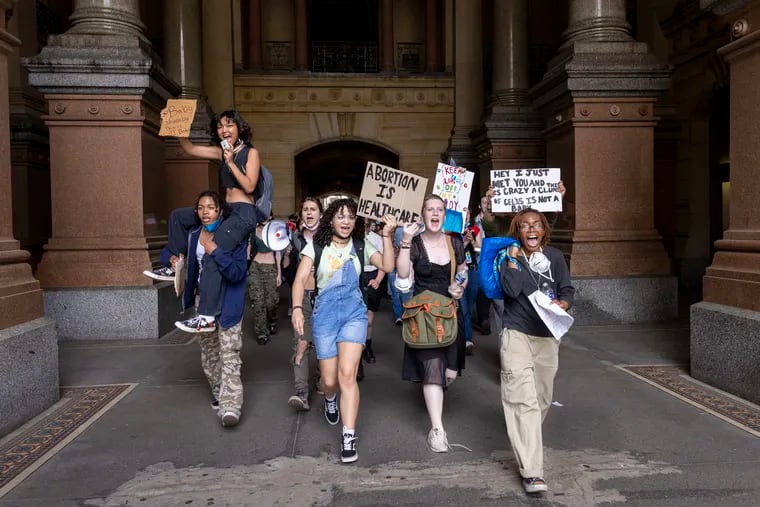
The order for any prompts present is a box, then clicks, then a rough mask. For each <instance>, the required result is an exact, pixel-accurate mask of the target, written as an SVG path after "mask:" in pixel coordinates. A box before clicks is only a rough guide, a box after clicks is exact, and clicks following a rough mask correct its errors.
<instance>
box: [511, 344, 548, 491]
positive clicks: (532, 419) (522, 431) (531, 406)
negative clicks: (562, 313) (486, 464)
mask: <svg viewBox="0 0 760 507" xmlns="http://www.w3.org/2000/svg"><path fill="white" fill-rule="evenodd" d="M500 338H501V404H502V406H503V407H504V419H505V421H506V423H507V434H508V435H509V442H510V444H511V445H512V451H513V452H514V453H515V458H516V459H517V465H518V466H519V468H520V475H521V476H523V477H543V476H544V449H543V437H542V433H541V424H542V423H543V421H544V418H545V417H546V414H547V412H548V411H549V406H550V405H551V402H552V391H553V388H554V375H555V374H556V373H557V365H558V364H559V343H558V342H557V340H555V339H554V338H552V337H549V338H546V337H540V336H530V335H527V334H525V333H521V332H519V331H515V330H512V329H504V330H503V331H502V332H501V337H500Z"/></svg>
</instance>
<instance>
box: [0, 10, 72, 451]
mask: <svg viewBox="0 0 760 507" xmlns="http://www.w3.org/2000/svg"><path fill="white" fill-rule="evenodd" d="M13 4H14V2H12V1H10V0H0V195H2V196H3V198H2V199H0V378H2V379H3V382H2V383H0V436H2V435H4V434H6V433H8V432H9V431H11V430H12V429H14V428H15V427H16V426H18V425H19V424H21V423H23V422H24V421H25V420H26V419H29V418H31V417H33V416H34V415H36V414H38V413H39V412H41V411H42V410H44V409H45V408H47V407H49V406H50V405H52V404H53V403H55V402H56V401H57V400H58V342H57V338H56V334H55V326H54V324H53V322H52V321H50V320H49V319H46V318H45V317H44V316H43V294H42V290H41V289H40V283H39V282H38V281H37V280H36V279H35V278H34V277H33V276H32V268H31V266H30V265H29V264H28V260H29V253H28V252H26V251H24V250H21V249H20V245H19V242H18V241H17V240H16V239H15V238H14V237H13V218H12V217H13V201H12V199H11V157H10V147H11V146H10V141H9V139H10V120H9V115H8V110H9V104H10V101H9V96H8V75H9V72H8V57H9V55H11V54H12V53H13V52H14V51H15V50H16V48H17V47H18V46H20V45H21V41H19V40H18V39H17V38H16V37H14V36H13V35H11V33H10V32H9V31H8V27H7V26H6V19H7V18H6V15H8V14H10V10H11V8H12V7H13Z"/></svg>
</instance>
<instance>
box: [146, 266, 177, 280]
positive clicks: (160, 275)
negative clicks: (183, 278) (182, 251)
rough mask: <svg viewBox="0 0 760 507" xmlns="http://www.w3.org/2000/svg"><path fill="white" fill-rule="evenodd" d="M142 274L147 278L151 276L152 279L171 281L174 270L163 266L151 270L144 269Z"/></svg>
mask: <svg viewBox="0 0 760 507" xmlns="http://www.w3.org/2000/svg"><path fill="white" fill-rule="evenodd" d="M143 275H145V276H147V277H148V278H152V279H154V280H163V281H166V282H173V281H174V275H175V272H174V270H173V269H172V268H170V267H169V266H164V267H162V268H157V269H154V270H153V271H148V270H145V271H143Z"/></svg>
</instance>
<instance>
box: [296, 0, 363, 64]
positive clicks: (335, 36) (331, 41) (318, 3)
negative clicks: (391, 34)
mask: <svg viewBox="0 0 760 507" xmlns="http://www.w3.org/2000/svg"><path fill="white" fill-rule="evenodd" d="M309 34H310V37H311V70H312V72H349V73H351V72H357V73H367V72H377V71H378V43H377V41H378V9H377V0H311V3H310V5H309Z"/></svg>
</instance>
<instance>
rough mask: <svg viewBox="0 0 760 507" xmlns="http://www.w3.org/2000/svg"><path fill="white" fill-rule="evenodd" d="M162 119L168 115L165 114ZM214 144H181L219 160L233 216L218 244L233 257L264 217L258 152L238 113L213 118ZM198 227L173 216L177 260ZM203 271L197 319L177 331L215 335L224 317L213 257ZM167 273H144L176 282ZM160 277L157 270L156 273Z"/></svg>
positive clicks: (182, 213)
mask: <svg viewBox="0 0 760 507" xmlns="http://www.w3.org/2000/svg"><path fill="white" fill-rule="evenodd" d="M161 114H162V116H163V115H164V114H166V111H162V113H161ZM209 130H210V134H211V137H212V140H213V142H214V144H213V145H212V146H201V145H195V144H193V143H192V142H191V141H190V140H189V139H187V138H179V143H180V146H181V147H182V149H183V150H184V151H185V152H186V153H187V154H189V155H192V156H195V157H198V158H204V159H209V160H221V161H222V165H221V168H220V183H221V186H222V187H223V188H224V189H225V201H226V202H227V204H228V205H229V207H230V209H231V214H230V216H229V217H228V218H226V219H225V220H224V221H223V222H222V223H221V224H220V225H219V227H218V228H217V230H216V231H215V233H214V241H215V242H216V244H217V245H218V248H219V249H221V250H222V251H227V252H230V251H233V250H234V249H235V248H236V247H237V246H239V245H240V244H242V243H243V242H245V241H247V240H248V237H249V236H250V234H251V233H252V232H253V231H255V229H256V223H257V222H259V221H261V220H262V219H264V218H265V217H261V216H260V213H259V212H258V210H257V208H256V206H255V205H254V200H253V197H252V196H251V194H252V193H253V191H254V190H255V188H256V183H257V182H258V178H259V174H260V170H261V166H260V161H259V153H258V151H257V150H256V149H255V148H254V147H253V146H251V144H250V141H251V128H250V126H249V125H248V123H246V122H245V120H243V118H242V117H241V116H240V115H239V114H238V112H237V111H234V110H229V111H223V112H221V113H219V114H217V115H215V116H214V118H213V119H212V120H211V123H210V125H209ZM194 227H197V219H196V216H195V210H193V209H192V208H180V209H177V210H174V211H172V213H171V214H170V216H169V230H168V233H169V241H168V245H167V246H168V247H169V249H170V250H172V253H173V254H174V255H176V256H180V255H182V256H186V255H187V233H188V231H189V230H191V229H193V228H194ZM204 265H205V269H204V273H203V276H202V277H201V281H200V290H199V292H200V304H199V306H198V316H197V317H194V318H192V319H188V320H185V321H178V322H176V323H175V325H176V326H177V327H178V328H180V329H182V330H183V331H187V332H192V333H197V332H211V331H213V330H215V329H216V322H215V321H216V316H217V315H219V313H220V312H221V305H222V290H223V289H222V277H221V274H220V272H219V267H218V266H217V264H216V260H215V259H214V254H213V253H211V254H209V255H208V256H207V259H206V260H205V261H204ZM166 268H167V267H164V268H162V269H163V271H166V273H161V274H163V275H166V276H165V277H163V278H159V276H158V275H157V274H156V272H153V273H151V272H146V273H145V274H146V275H148V276H150V277H151V278H157V279H170V280H171V279H173V273H169V271H170V270H169V269H166ZM157 271H158V270H157Z"/></svg>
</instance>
